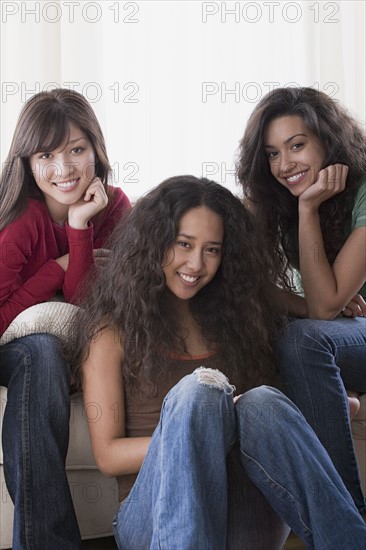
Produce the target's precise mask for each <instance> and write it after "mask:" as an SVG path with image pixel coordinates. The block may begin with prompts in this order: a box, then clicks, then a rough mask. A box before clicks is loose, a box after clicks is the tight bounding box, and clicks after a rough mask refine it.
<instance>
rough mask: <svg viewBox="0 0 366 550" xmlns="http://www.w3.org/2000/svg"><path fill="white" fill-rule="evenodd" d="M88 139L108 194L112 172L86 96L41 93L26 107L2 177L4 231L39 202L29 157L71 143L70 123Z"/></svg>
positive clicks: (65, 92) (71, 92)
mask: <svg viewBox="0 0 366 550" xmlns="http://www.w3.org/2000/svg"><path fill="white" fill-rule="evenodd" d="M70 122H73V123H74V124H75V125H76V126H78V127H79V128H80V129H81V130H82V132H83V133H84V134H85V135H86V136H87V138H88V140H89V141H90V143H91V144H92V146H93V149H94V153H95V175H96V176H98V177H99V178H100V179H101V181H102V183H103V184H104V187H105V189H106V192H107V194H109V191H108V187H107V182H108V176H109V174H110V171H111V167H110V163H109V160H108V157H107V151H106V147H105V142H104V137H103V133H102V130H101V128H100V125H99V122H98V120H97V117H96V115H95V113H94V111H93V109H92V107H91V105H90V104H89V103H88V101H87V100H86V99H85V97H84V96H83V95H82V94H79V93H78V92H75V91H74V90H69V89H67V88H56V89H54V90H51V91H48V92H40V93H38V94H36V95H34V96H33V97H31V98H30V99H29V100H28V101H27V102H26V103H25V105H24V107H23V109H22V111H21V113H20V115H19V119H18V122H17V125H16V128H15V131H14V136H13V140H12V143H11V146H10V150H9V154H8V156H7V158H6V160H5V163H4V165H3V170H2V173H1V177H0V220H1V221H0V231H1V229H4V227H5V226H7V225H8V224H9V223H11V222H12V221H14V220H15V219H16V218H18V217H19V216H20V215H21V214H22V212H23V211H24V210H25V209H26V207H27V203H28V198H29V197H33V198H37V199H39V200H42V199H43V195H42V193H41V191H40V190H39V188H38V186H37V184H36V182H35V179H34V176H33V172H32V170H31V168H30V164H29V158H30V157H31V156H32V155H33V154H35V153H37V152H39V151H53V150H54V149H57V148H58V147H60V146H61V145H63V144H65V143H67V141H68V139H69V123H70Z"/></svg>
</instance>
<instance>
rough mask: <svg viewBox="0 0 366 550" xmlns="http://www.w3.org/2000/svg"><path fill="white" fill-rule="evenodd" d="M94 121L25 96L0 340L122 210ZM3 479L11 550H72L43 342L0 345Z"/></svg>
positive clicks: (80, 106) (9, 177)
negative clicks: (11, 515)
mask: <svg viewBox="0 0 366 550" xmlns="http://www.w3.org/2000/svg"><path fill="white" fill-rule="evenodd" d="M110 171H111V167H110V164H109V161H108V157H107V152H106V147H105V142H104V138H103V134H102V131H101V128H100V126H99V123H98V120H97V118H96V116H95V113H94V111H93V109H92V108H91V106H90V105H89V103H88V102H87V101H86V99H85V98H84V97H83V96H82V95H81V94H79V93H77V92H75V91H72V90H67V89H56V90H52V91H50V92H41V93H39V94H36V95H35V96H33V97H32V98H31V99H30V100H29V101H28V102H27V103H26V104H25V105H24V107H23V109H22V112H21V114H20V117H19V120H18V124H17V127H16V129H15V133H14V137H13V140H12V143H11V147H10V151H9V155H8V157H7V159H6V161H5V164H4V169H3V172H2V175H1V180H0V273H1V279H0V335H1V334H3V333H4V331H5V330H6V329H7V327H8V326H9V324H10V323H11V322H12V321H13V320H14V319H16V317H17V316H18V314H20V313H21V312H22V311H24V310H25V309H27V308H29V307H30V306H33V305H36V304H39V303H42V302H46V301H48V300H50V299H51V298H53V297H54V296H55V295H56V294H57V293H62V294H63V298H64V299H65V300H66V301H67V302H71V303H75V302H76V301H77V294H78V290H79V285H80V283H81V282H82V281H83V280H84V279H85V277H86V275H87V274H88V273H89V272H90V269H91V268H93V266H95V265H98V264H103V263H105V262H106V261H107V257H108V250H107V249H106V248H105V246H106V245H105V243H106V239H107V237H108V236H109V233H110V232H111V230H112V228H113V227H114V225H115V223H116V222H117V220H119V218H120V217H121V215H122V213H123V212H124V211H126V210H127V209H128V208H129V207H130V202H129V200H128V198H127V197H126V195H125V194H124V193H123V192H122V190H121V189H117V188H112V187H110V186H109V185H108V183H107V181H108V176H109V174H110ZM0 359H1V368H0V385H2V386H6V387H7V388H8V402H7V407H6V410H5V415H4V424H3V449H4V469H5V478H6V483H7V487H8V490H9V493H10V495H11V498H12V500H13V502H14V505H15V521H14V532H13V548H14V550H19V549H23V548H24V549H25V548H27V549H30V548H36V549H37V550H42V549H45V550H46V549H49V548H53V549H54V550H58V549H60V550H61V548H66V547H67V548H68V549H70V550H72V549H80V548H81V541H80V535H79V530H78V526H77V522H76V518H75V514H74V510H73V506H72V501H71V496H70V492H69V487H68V483H67V479H66V474H65V469H64V461H65V457H66V452H67V446H68V429H69V426H68V424H69V406H70V404H69V386H70V370H69V367H68V365H67V363H66V362H65V361H64V359H63V358H62V356H61V354H60V352H59V349H58V339H57V338H56V337H55V336H52V335H50V334H33V335H28V336H25V337H22V338H16V339H14V340H13V341H11V342H10V343H7V344H6V345H3V346H1V347H0Z"/></svg>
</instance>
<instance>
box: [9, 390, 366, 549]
mask: <svg viewBox="0 0 366 550" xmlns="http://www.w3.org/2000/svg"><path fill="white" fill-rule="evenodd" d="M0 400H1V401H0V405H1V410H0V412H1V416H0V431H1V427H2V417H3V414H4V410H5V404H6V389H5V388H0ZM71 401H72V405H71V418H70V445H69V452H68V455H67V475H68V479H69V483H70V487H71V494H72V495H73V500H74V505H75V509H76V514H77V517H78V521H79V525H80V530H81V534H82V537H83V538H84V539H89V538H97V537H103V536H108V535H109V534H111V525H112V519H113V516H114V514H115V512H116V510H117V507H118V499H117V487H116V483H115V481H114V480H113V479H109V478H106V477H104V476H103V475H102V474H101V473H100V472H99V471H98V470H97V468H96V465H95V462H94V459H93V455H92V451H91V446H90V440H89V433H88V427H87V422H86V419H85V416H84V414H83V402H82V397H81V394H76V395H74V396H73V397H72V399H71ZM352 431H353V436H354V442H355V447H356V453H357V458H358V462H359V466H360V473H361V478H362V484H363V488H364V492H365V493H366V394H365V395H364V396H362V398H361V410H360V412H359V414H358V415H357V417H356V418H355V419H354V420H353V422H352ZM0 450H1V453H0V483H1V495H0V549H4V548H11V540H12V526H13V504H12V502H11V499H10V497H9V494H8V493H7V490H6V485H5V481H4V471H3V456H2V449H0Z"/></svg>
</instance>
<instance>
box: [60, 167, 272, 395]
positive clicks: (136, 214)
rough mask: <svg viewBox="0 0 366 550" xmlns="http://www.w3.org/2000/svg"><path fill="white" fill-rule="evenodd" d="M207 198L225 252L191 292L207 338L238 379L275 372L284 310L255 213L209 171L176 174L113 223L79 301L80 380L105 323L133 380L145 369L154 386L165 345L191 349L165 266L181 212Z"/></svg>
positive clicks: (255, 379)
mask: <svg viewBox="0 0 366 550" xmlns="http://www.w3.org/2000/svg"><path fill="white" fill-rule="evenodd" d="M199 206H206V207H208V208H210V209H211V210H213V211H214V212H215V213H217V214H218V215H219V216H220V217H221V218H222V220H223V225H224V242H223V246H222V260H221V264H220V267H219V269H218V271H217V273H216V275H215V277H214V279H213V280H212V281H211V282H210V283H209V284H207V285H206V286H205V287H204V288H203V289H201V291H200V292H199V293H198V294H197V295H196V296H195V297H194V298H192V299H191V300H190V302H189V303H190V308H191V312H192V314H193V316H194V318H195V319H196V321H197V322H198V323H199V325H200V327H202V334H203V337H204V338H205V340H206V342H207V343H208V346H209V347H212V349H215V350H217V351H218V353H219V355H220V356H221V357H222V362H223V369H224V371H225V372H226V373H227V374H228V376H230V378H231V379H232V380H235V383H236V384H237V385H238V387H245V388H247V387H252V386H253V385H257V384H259V383H263V382H267V383H268V381H269V380H270V377H271V374H272V368H273V363H274V362H273V357H272V342H273V339H274V338H275V337H276V335H277V333H278V330H279V329H280V327H281V326H282V323H283V318H282V316H281V314H280V313H279V309H278V304H277V303H275V298H274V297H273V295H272V292H271V290H270V285H269V283H268V268H267V265H266V260H265V258H266V256H265V254H263V252H262V250H261V249H260V246H259V243H258V242H257V240H256V238H255V236H254V224H253V220H252V217H251V214H250V213H249V212H248V211H247V210H246V209H245V207H244V205H243V203H242V201H241V200H240V199H239V198H237V197H235V196H234V195H233V194H232V193H231V192H230V191H229V190H227V189H225V188H224V187H222V186H221V185H219V184H217V183H215V182H213V181H209V180H207V179H198V178H196V177H194V176H177V177H173V178H170V179H167V180H166V181H164V182H163V183H161V184H160V185H159V186H157V187H156V188H154V189H153V190H152V191H150V192H149V193H148V194H147V195H145V196H144V197H143V198H141V199H140V200H139V201H138V202H137V203H136V205H135V206H134V207H133V209H132V210H131V211H130V212H129V213H127V214H126V215H125V217H124V218H123V219H122V220H121V221H120V222H119V224H118V225H117V226H116V228H115V230H114V232H113V235H112V243H111V253H112V258H111V261H109V262H108V266H107V267H105V268H104V269H103V270H102V273H101V274H100V275H99V276H98V278H97V280H96V281H94V282H93V283H92V288H90V287H88V286H87V287H86V293H87V296H89V298H88V299H87V300H86V303H85V304H84V306H83V309H82V310H80V313H79V316H78V318H77V319H76V320H75V326H77V327H83V330H78V331H75V334H74V337H76V338H75V340H74V341H73V342H72V343H71V344H70V346H69V351H68V354H67V355H68V359H69V361H70V362H71V364H72V366H73V368H74V372H75V376H76V379H77V381H78V383H79V384H81V378H82V376H81V371H82V368H81V367H82V364H83V362H84V361H85V359H86V357H87V355H88V348H89V343H90V339H91V338H93V337H97V335H98V330H99V328H100V327H101V326H105V325H106V324H108V325H109V326H112V327H113V328H114V329H115V330H116V335H117V338H118V340H119V341H121V342H122V345H123V349H124V363H123V373H124V379H125V383H126V386H127V387H130V388H131V387H135V390H136V388H138V385H139V383H140V381H141V379H142V378H143V379H144V380H146V381H147V382H148V383H150V386H151V388H152V391H154V389H155V384H156V382H157V380H158V377H159V375H160V374H162V373H163V372H164V368H165V367H166V360H167V359H166V356H167V354H165V353H164V350H166V351H170V352H171V351H174V352H177V353H182V352H183V353H184V352H186V349H185V344H184V339H183V338H182V333H181V327H180V325H179V321H180V320H179V316H178V315H177V314H176V312H175V311H172V308H171V306H170V305H169V291H168V290H167V287H166V284H165V275H164V272H163V269H162V265H163V263H164V257H165V253H166V251H167V250H169V248H170V247H171V246H172V245H173V243H174V242H175V238H176V235H177V231H178V225H179V221H180V219H181V217H182V216H183V215H184V214H185V213H186V212H187V211H188V210H190V209H192V208H196V207H199Z"/></svg>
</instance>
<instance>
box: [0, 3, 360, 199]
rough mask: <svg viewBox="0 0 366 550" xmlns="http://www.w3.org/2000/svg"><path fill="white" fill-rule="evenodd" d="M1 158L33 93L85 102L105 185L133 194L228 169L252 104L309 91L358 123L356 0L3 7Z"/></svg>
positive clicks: (227, 178)
mask: <svg viewBox="0 0 366 550" xmlns="http://www.w3.org/2000/svg"><path fill="white" fill-rule="evenodd" d="M1 30H2V38H1V41H2V42H1V120H2V123H1V159H2V161H4V159H5V156H6V154H7V151H8V148H9V145H10V141H11V137H12V133H13V130H14V127H15V124H16V119H17V116H18V114H19V110H20V108H21V107H22V105H23V104H24V102H25V101H26V100H27V99H29V97H31V95H33V94H34V93H36V92H38V91H41V90H43V89H48V88H51V87H55V86H63V87H72V88H74V89H75V90H77V91H79V92H81V93H83V94H84V95H85V96H86V97H87V99H88V100H89V101H90V102H91V103H92V105H93V107H94V109H95V111H96V113H97V116H98V118H99V120H100V122H101V125H102V128H103V130H104V134H105V137H106V141H107V149H108V153H109V157H110V161H111V164H112V165H113V167H114V183H115V185H119V186H121V187H122V188H123V189H124V190H125V192H126V193H127V194H128V196H129V197H130V198H131V199H133V200H134V199H136V198H137V197H138V196H140V195H141V194H142V193H144V192H146V191H147V190H148V189H150V188H151V187H153V186H155V185H156V184H158V183H159V182H160V181H162V180H163V179H165V178H166V177H169V176H172V175H178V174H183V173H191V174H195V175H197V176H199V175H205V176H208V177H211V178H212V179H215V180H216V181H218V182H221V183H222V184H224V185H226V186H228V187H229V188H230V189H232V190H233V191H234V192H236V193H239V188H238V187H237V186H236V185H235V181H234V175H233V169H234V161H235V154H236V150H237V146H238V142H239V139H240V137H241V135H242V133H243V130H244V127H245V124H246V121H247V119H248V116H249V115H250V113H251V111H252V109H253V108H254V106H255V104H256V102H257V101H258V100H259V99H260V98H261V97H263V95H264V94H265V93H267V92H268V91H269V90H270V89H273V88H274V87H279V86H285V85H289V84H291V83H292V84H293V85H301V86H314V87H317V88H319V89H320V90H323V91H325V92H326V93H328V94H330V95H331V96H332V97H333V98H334V99H336V100H338V101H341V102H342V103H344V104H345V105H346V106H347V107H348V108H349V110H350V111H351V112H352V114H354V115H355V116H356V117H357V118H359V119H360V120H361V121H364V119H365V109H366V107H365V98H366V90H365V66H366V64H365V51H366V47H365V2H364V1H362V0H340V1H335V2H330V1H312V0H306V1H295V2H290V1H281V0H277V1H251V2H250V1H246V2H200V1H192V2H189V1H160V2H157V1H146V2H122V1H116V0H114V1H101V0H99V1H98V2H89V1H84V0H79V1H71V0H70V1H53V2H52V1H48V0H44V1H38V2H29V1H26V2H17V1H9V2H7V1H2V2H1Z"/></svg>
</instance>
